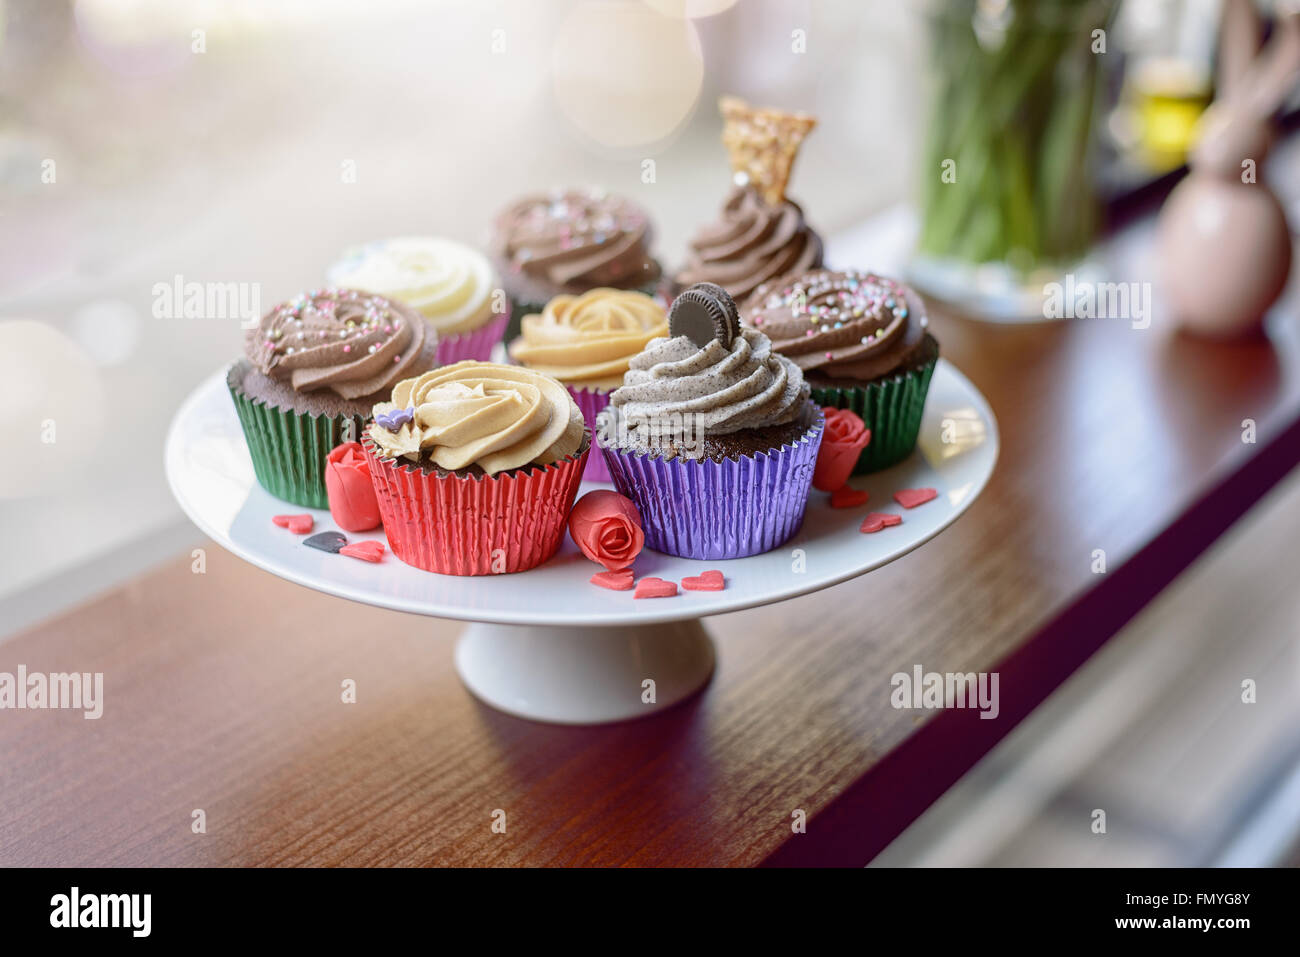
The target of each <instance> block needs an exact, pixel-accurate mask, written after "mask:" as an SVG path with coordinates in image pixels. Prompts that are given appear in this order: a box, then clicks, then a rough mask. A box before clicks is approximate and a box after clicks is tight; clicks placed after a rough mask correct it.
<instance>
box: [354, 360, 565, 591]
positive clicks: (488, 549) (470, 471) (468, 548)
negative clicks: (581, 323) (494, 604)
mask: <svg viewBox="0 0 1300 957" xmlns="http://www.w3.org/2000/svg"><path fill="white" fill-rule="evenodd" d="M362 445H363V448H364V449H365V454H366V459H367V461H368V462H369V464H370V478H371V481H372V482H373V483H374V488H375V495H376V497H377V499H378V502H379V513H380V516H381V517H382V518H383V524H384V532H385V534H386V535H387V536H388V542H389V545H391V546H392V549H393V554H394V555H396V556H397V557H398V558H399V559H401V560H402V561H404V562H406V563H407V564H408V565H414V566H415V567H416V568H422V569H424V570H426V571H431V572H438V573H440V574H443V575H493V574H502V573H505V572H519V571H525V570H527V569H529V568H533V567H535V566H537V565H540V564H542V562H545V561H546V560H547V559H549V558H550V557H551V556H552V555H554V554H555V551H556V549H558V548H559V547H560V541H561V540H562V539H563V537H564V532H565V528H566V522H567V519H568V515H569V509H570V508H571V507H572V506H573V499H574V496H575V495H576V494H577V491H578V483H579V482H580V481H581V480H582V470H583V467H584V466H585V465H586V459H587V454H588V452H589V450H590V445H591V438H590V435H589V433H588V432H587V430H586V428H585V426H584V424H583V419H582V413H581V412H580V411H579V410H578V406H577V404H576V403H574V401H573V397H572V396H570V395H569V393H568V392H567V391H566V390H565V388H564V386H562V385H561V384H560V383H559V382H557V381H555V380H554V379H552V378H550V377H549V376H545V375H542V374H541V373H538V372H533V371H532V370H530V369H525V368H522V367H520V366H507V365H497V364H495V363H490V362H475V361H472V360H469V361H465V362H458V363H455V364H454V365H450V366H445V367H443V368H441V369H434V370H433V371H431V372H427V373H425V374H424V375H421V376H418V377H416V378H413V379H405V380H403V381H402V382H399V383H397V385H396V386H395V387H394V388H393V395H392V400H391V401H388V402H380V403H378V404H377V405H376V406H375V407H374V422H373V423H372V424H371V426H370V428H369V430H368V431H367V433H366V438H365V441H364V442H363V443H362Z"/></svg>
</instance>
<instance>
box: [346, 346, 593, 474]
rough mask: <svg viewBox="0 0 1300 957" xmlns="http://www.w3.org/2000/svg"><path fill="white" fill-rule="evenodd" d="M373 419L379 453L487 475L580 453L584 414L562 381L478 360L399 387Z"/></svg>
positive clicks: (443, 467)
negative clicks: (472, 468)
mask: <svg viewBox="0 0 1300 957" xmlns="http://www.w3.org/2000/svg"><path fill="white" fill-rule="evenodd" d="M374 414H375V421H374V423H373V424H372V425H371V426H370V429H369V435H370V438H371V439H372V440H373V441H374V443H375V446H376V447H377V448H378V449H379V451H380V453H381V454H383V455H385V456H387V457H390V458H406V459H409V460H411V461H413V462H423V461H428V462H430V463H432V464H433V465H436V466H438V467H439V468H442V469H446V470H448V471H454V470H456V469H464V468H468V467H471V466H477V467H478V468H480V469H482V470H483V472H485V473H486V474H487V475H495V474H496V473H498V472H501V471H504V470H506V469H514V468H520V467H521V466H524V465H528V464H530V463H531V464H537V465H549V464H550V463H551V462H554V461H556V460H558V459H562V458H565V457H566V456H569V455H572V454H574V453H575V452H577V451H578V450H579V449H580V447H581V445H582V441H583V434H584V426H583V420H582V413H581V412H580V411H579V410H578V406H577V404H576V403H575V402H574V401H573V397H572V396H570V395H569V393H568V391H567V390H566V389H565V388H564V386H562V385H561V384H560V383H559V382H557V381H556V380H554V379H552V378H550V377H549V376H545V375H542V374H541V373H538V372H534V371H532V370H531V369H525V368H523V367H521V366H509V365H498V364H496V363H491V362H475V361H473V360H467V361H465V362H457V363H456V364H455V365H450V366H444V367H442V368H440V369H434V370H432V371H431V372H426V373H424V374H423V375H421V376H418V377H416V378H413V379H405V380H403V381H401V382H399V383H397V385H396V386H395V387H394V388H393V397H392V401H391V402H380V403H379V404H378V405H376V406H375V408H374Z"/></svg>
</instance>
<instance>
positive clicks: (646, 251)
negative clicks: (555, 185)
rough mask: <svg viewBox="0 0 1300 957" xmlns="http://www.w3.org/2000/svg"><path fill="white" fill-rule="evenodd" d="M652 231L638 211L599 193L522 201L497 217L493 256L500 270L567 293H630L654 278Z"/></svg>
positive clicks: (619, 199)
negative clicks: (595, 289)
mask: <svg viewBox="0 0 1300 957" xmlns="http://www.w3.org/2000/svg"><path fill="white" fill-rule="evenodd" d="M653 238H654V230H653V228H652V227H651V225H650V218H649V217H648V216H647V215H646V213H645V211H644V210H642V209H641V207H639V206H637V205H636V204H635V203H633V202H631V201H630V200H627V199H624V198H622V197H620V196H612V195H610V194H608V193H605V192H604V191H602V190H579V189H567V190H555V191H552V192H550V193H546V194H542V195H534V196H526V197H524V198H523V199H520V200H518V201H517V202H515V203H513V204H511V205H510V206H509V207H507V208H506V209H504V210H503V211H502V212H501V213H499V214H498V216H497V219H496V235H495V237H494V239H493V243H492V250H493V254H494V255H495V256H496V258H497V260H498V261H499V262H500V263H502V264H503V267H504V268H507V269H510V270H511V271H513V272H516V273H519V272H522V273H523V274H524V275H525V276H527V277H528V278H529V279H533V280H540V281H543V282H547V283H550V284H551V285H552V286H554V287H555V288H556V289H558V290H560V291H566V292H583V291H585V290H586V289H588V288H590V287H592V286H612V287H616V288H629V287H633V286H641V285H644V284H646V283H651V282H654V281H655V280H657V279H658V278H659V264H658V263H656V262H655V260H654V259H653V258H652V257H651V255H650V243H651V241H652V240H653Z"/></svg>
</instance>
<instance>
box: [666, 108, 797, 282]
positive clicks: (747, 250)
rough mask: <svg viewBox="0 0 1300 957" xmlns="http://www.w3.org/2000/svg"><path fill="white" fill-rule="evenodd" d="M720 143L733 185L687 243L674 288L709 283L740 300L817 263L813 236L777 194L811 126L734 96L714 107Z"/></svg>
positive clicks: (781, 192) (781, 191)
mask: <svg viewBox="0 0 1300 957" xmlns="http://www.w3.org/2000/svg"><path fill="white" fill-rule="evenodd" d="M719 107H720V109H721V110H722V115H723V118H724V121H725V125H724V127H723V135H722V140H723V143H725V144H726V146H727V149H728V151H729V152H730V153H731V166H732V170H733V175H734V179H735V183H736V186H735V187H734V188H733V189H732V190H731V192H730V194H728V196H727V198H726V201H725V202H724V203H723V204H722V210H721V211H720V213H719V214H718V218H717V220H716V221H715V222H713V223H710V224H708V225H706V226H704V227H703V228H702V229H700V230H699V231H698V232H697V233H696V234H695V236H694V238H692V239H691V241H690V252H689V253H688V255H687V259H686V264H685V265H684V266H682V268H681V270H680V271H679V272H678V273H677V275H676V277H675V280H676V284H677V286H678V287H679V288H680V287H684V286H689V285H691V284H693V283H697V282H711V283H715V284H717V285H719V286H721V287H722V288H723V289H725V290H726V291H727V293H728V294H729V295H731V297H732V298H733V299H735V300H737V301H743V300H744V299H745V298H746V297H748V296H749V295H750V294H752V293H753V291H754V290H755V289H757V288H758V287H759V286H760V285H762V284H763V283H765V282H773V281H779V280H781V279H783V278H785V277H787V276H797V275H799V274H801V273H804V272H807V271H808V270H810V269H817V268H819V267H820V266H821V265H822V241H821V237H819V236H818V235H817V233H816V232H815V231H814V230H813V229H812V227H811V226H809V225H808V223H807V221H805V219H804V215H803V210H802V209H801V208H800V207H799V206H798V205H797V204H795V203H793V202H791V201H790V200H789V199H787V198H786V196H785V185H786V181H787V180H788V178H789V176H790V169H791V167H792V166H793V164H794V158H795V154H796V152H797V151H798V149H799V144H800V143H801V142H802V141H803V138H804V137H805V136H806V135H807V134H808V132H809V131H810V130H811V129H812V128H813V126H814V125H815V123H816V121H815V120H814V119H813V118H812V117H809V116H804V115H802V114H791V113H781V112H778V111H776V110H766V109H753V108H751V107H749V106H748V105H746V104H745V103H744V102H743V101H741V100H738V99H736V98H735V97H723V98H722V100H721V101H720V102H719Z"/></svg>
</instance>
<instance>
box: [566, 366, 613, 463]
mask: <svg viewBox="0 0 1300 957" xmlns="http://www.w3.org/2000/svg"><path fill="white" fill-rule="evenodd" d="M568 389H569V395H571V396H573V401H574V402H576V403H578V408H579V409H580V410H582V418H583V419H584V420H585V421H586V423H587V428H589V429H591V435H592V441H593V442H595V443H596V444H597V445H599V444H600V442H599V441H598V439H597V438H596V436H597V435H598V434H599V433H598V430H597V426H596V416H597V415H599V414H600V412H601V410H603V409H604V408H605V407H606V406H607V405H609V392H608V391H606V390H604V389H575V388H573V387H572V386H569V387H568ZM583 478H585V479H586V480H587V481H588V482H608V481H610V477H609V469H608V468H607V467H606V466H605V457H604V456H603V455H601V454H600V453H599V452H596V453H595V454H593V455H591V456H589V457H588V459H587V471H586V473H585V474H584V475H583Z"/></svg>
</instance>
